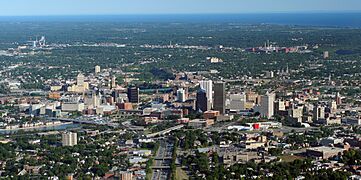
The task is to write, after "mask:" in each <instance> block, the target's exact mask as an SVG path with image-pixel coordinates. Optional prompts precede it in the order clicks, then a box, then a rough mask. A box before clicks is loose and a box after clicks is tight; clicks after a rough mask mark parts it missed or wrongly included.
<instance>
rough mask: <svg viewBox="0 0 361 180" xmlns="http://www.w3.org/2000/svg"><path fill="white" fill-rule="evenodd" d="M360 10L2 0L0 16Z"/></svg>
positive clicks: (342, 3) (253, 2) (345, 1)
mask: <svg viewBox="0 0 361 180" xmlns="http://www.w3.org/2000/svg"><path fill="white" fill-rule="evenodd" d="M330 11H342V12H345V11H360V12H361V0H1V1H0V16H24V15H25V16H26V15H107V14H110V15H115V14H209V13H270V12H271V13H272V12H330Z"/></svg>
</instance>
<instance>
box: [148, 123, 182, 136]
mask: <svg viewBox="0 0 361 180" xmlns="http://www.w3.org/2000/svg"><path fill="white" fill-rule="evenodd" d="M183 127H184V125H177V126H174V127H171V128H168V129H165V130H163V131H159V132H156V133H153V134H148V135H147V138H152V137H155V136H161V135H165V134H168V133H170V132H172V131H174V130H177V129H181V128H183Z"/></svg>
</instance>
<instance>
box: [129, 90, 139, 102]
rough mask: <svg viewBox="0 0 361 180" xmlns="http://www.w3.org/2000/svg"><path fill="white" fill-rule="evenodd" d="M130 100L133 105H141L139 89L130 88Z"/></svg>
mask: <svg viewBox="0 0 361 180" xmlns="http://www.w3.org/2000/svg"><path fill="white" fill-rule="evenodd" d="M127 94H128V100H129V102H131V103H139V88H137V87H130V88H128V93H127Z"/></svg>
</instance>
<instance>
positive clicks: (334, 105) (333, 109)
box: [329, 101, 337, 113]
mask: <svg viewBox="0 0 361 180" xmlns="http://www.w3.org/2000/svg"><path fill="white" fill-rule="evenodd" d="M329 106H330V110H331V113H335V112H336V111H337V102H336V101H331V102H330V104H329Z"/></svg>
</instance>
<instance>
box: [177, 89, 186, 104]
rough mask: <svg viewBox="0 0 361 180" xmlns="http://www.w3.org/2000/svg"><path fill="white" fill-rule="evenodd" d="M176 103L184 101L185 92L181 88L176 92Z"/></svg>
mask: <svg viewBox="0 0 361 180" xmlns="http://www.w3.org/2000/svg"><path fill="white" fill-rule="evenodd" d="M177 101H179V102H185V101H186V91H185V90H184V89H183V88H180V89H178V90H177Z"/></svg>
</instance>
